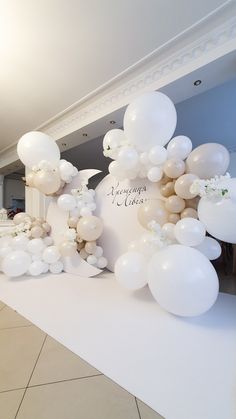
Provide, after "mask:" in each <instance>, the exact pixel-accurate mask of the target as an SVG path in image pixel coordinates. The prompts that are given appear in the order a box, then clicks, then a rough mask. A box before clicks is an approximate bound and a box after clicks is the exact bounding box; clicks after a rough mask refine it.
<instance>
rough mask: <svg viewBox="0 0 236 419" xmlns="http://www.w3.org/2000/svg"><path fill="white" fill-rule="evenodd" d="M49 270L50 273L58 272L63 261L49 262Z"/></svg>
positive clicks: (61, 269) (60, 270) (61, 268)
mask: <svg viewBox="0 0 236 419" xmlns="http://www.w3.org/2000/svg"><path fill="white" fill-rule="evenodd" d="M49 271H50V272H51V273H52V274H60V273H61V272H62V271H63V263H62V262H61V261H60V260H58V261H57V262H54V263H51V264H50V265H49Z"/></svg>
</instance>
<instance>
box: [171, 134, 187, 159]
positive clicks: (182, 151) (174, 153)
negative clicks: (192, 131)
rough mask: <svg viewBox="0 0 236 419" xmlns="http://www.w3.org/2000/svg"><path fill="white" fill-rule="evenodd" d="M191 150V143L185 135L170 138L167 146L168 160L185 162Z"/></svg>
mask: <svg viewBox="0 0 236 419" xmlns="http://www.w3.org/2000/svg"><path fill="white" fill-rule="evenodd" d="M192 148H193V145H192V141H191V140H190V138H188V137H185V135H178V136H177V137H174V138H172V140H171V141H170V142H169V144H168V146H167V151H168V158H178V159H181V160H185V159H186V158H187V157H188V155H189V154H190V153H191V151H192Z"/></svg>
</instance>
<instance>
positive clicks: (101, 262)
mask: <svg viewBox="0 0 236 419" xmlns="http://www.w3.org/2000/svg"><path fill="white" fill-rule="evenodd" d="M106 266H107V259H106V258H104V257H103V256H101V257H100V258H98V261H97V267H98V268H99V269H104V268H105V267H106Z"/></svg>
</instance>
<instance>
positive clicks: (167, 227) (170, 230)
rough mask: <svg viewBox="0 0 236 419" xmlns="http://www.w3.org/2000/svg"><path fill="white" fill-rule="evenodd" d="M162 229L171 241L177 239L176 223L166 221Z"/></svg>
mask: <svg viewBox="0 0 236 419" xmlns="http://www.w3.org/2000/svg"><path fill="white" fill-rule="evenodd" d="M162 231H163V233H164V234H165V235H166V237H167V239H169V240H171V241H174V242H175V241H176V238H175V224H173V223H166V224H164V225H163V226H162Z"/></svg>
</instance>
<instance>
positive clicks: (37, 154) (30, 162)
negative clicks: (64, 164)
mask: <svg viewBox="0 0 236 419" xmlns="http://www.w3.org/2000/svg"><path fill="white" fill-rule="evenodd" d="M17 153H18V156H19V158H20V160H21V161H22V163H24V165H25V166H27V167H29V168H31V169H32V167H33V166H37V165H38V164H39V163H40V161H41V160H46V161H48V162H50V163H51V164H52V165H53V166H54V167H55V166H57V165H58V163H59V160H60V150H59V147H58V146H57V143H56V142H55V141H54V140H53V139H52V138H51V137H49V136H48V135H46V134H44V133H43V132H39V131H30V132H27V134H25V135H23V136H22V137H21V138H20V140H19V141H18V145H17Z"/></svg>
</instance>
